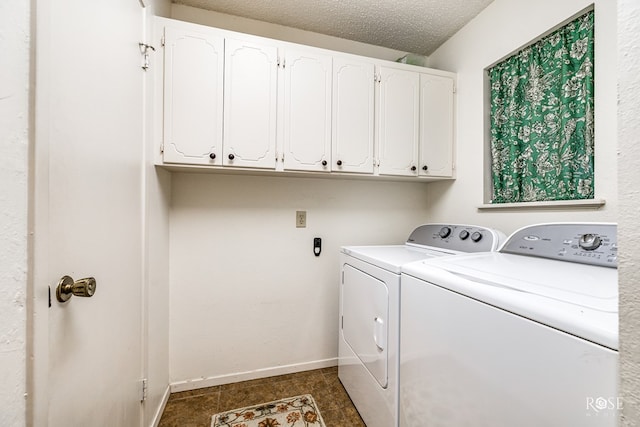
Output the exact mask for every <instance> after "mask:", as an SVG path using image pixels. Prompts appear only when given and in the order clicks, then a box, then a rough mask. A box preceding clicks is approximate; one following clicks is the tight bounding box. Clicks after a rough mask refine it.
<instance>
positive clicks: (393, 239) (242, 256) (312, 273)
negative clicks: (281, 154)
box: [170, 173, 427, 384]
mask: <svg viewBox="0 0 640 427" xmlns="http://www.w3.org/2000/svg"><path fill="white" fill-rule="evenodd" d="M425 194H426V185H425V184H420V183H391V182H379V181H356V180H339V179H329V178H327V179H320V178H283V177H257V176H244V175H236V176H227V175H212V174H186V173H180V174H174V175H173V182H172V203H171V228H170V230H171V232H170V235H171V237H170V239H171V240H170V248H171V264H170V270H171V321H170V331H171V357H170V359H171V379H172V381H174V382H180V381H184V380H191V379H204V380H207V381H213V382H212V384H213V383H214V382H216V381H217V382H226V381H228V380H229V376H231V377H230V379H231V380H233V379H236V378H242V377H241V376H240V377H237V376H235V375H236V374H243V373H244V374H248V375H249V376H254V377H255V376H265V375H266V373H265V372H262V373H257V372H256V371H257V370H264V369H266V370H268V371H267V373H268V372H270V373H271V374H274V372H281V371H278V369H280V368H282V367H283V366H287V365H293V367H292V368H293V370H296V369H297V370H300V369H305V368H308V369H312V368H313V367H320V366H322V365H325V366H326V365H333V364H335V363H336V357H337V344H338V284H339V269H338V252H339V248H340V246H341V245H347V244H381V243H402V242H403V241H404V240H406V238H407V235H408V234H409V232H410V231H411V230H412V229H413V228H414V227H415V226H416V225H417V224H419V223H422V222H425V221H426V219H427V218H426V206H427V200H426V196H425ZM296 210H306V211H307V228H296V227H295V212H296ZM314 237H320V238H322V254H321V255H320V256H319V257H315V256H314V255H313V251H312V243H313V238H314ZM270 369H271V370H272V371H269V370H270ZM273 369H275V370H276V371H273ZM245 379H246V377H245Z"/></svg>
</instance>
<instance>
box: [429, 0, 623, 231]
mask: <svg viewBox="0 0 640 427" xmlns="http://www.w3.org/2000/svg"><path fill="white" fill-rule="evenodd" d="M591 3H593V1H592V0H565V1H561V2H558V1H556V0H540V1H535V2H532V1H529V0H495V1H494V2H493V3H492V4H490V5H489V6H488V7H487V8H486V9H485V10H484V11H483V12H481V13H480V15H478V16H477V17H476V18H475V19H474V20H472V21H471V22H470V23H469V24H467V25H466V26H465V27H464V28H463V29H462V30H460V31H459V32H458V33H457V34H456V35H454V36H453V37H452V38H451V39H450V40H449V41H447V42H446V43H445V44H444V45H442V46H441V47H440V48H439V49H438V50H436V51H435V52H434V53H433V54H432V55H431V56H430V57H429V65H430V66H431V67H434V68H440V69H444V70H448V71H454V72H456V73H458V99H457V105H458V115H457V120H458V128H457V162H456V163H457V174H458V175H457V176H458V179H457V180H456V181H455V182H452V183H450V182H445V183H438V184H434V185H431V186H429V190H428V191H429V199H430V202H431V209H430V218H431V219H432V220H435V221H455V222H471V223H479V224H483V225H488V226H492V227H496V228H499V229H501V230H502V231H504V232H505V233H507V234H509V233H511V232H513V231H514V230H515V229H517V228H519V227H521V226H524V225H527V224H532V223H537V222H549V221H616V220H617V211H618V203H617V166H616V161H617V158H616V156H617V151H616V138H617V134H616V108H617V99H616V93H617V90H616V62H617V61H616V19H617V18H616V2H614V1H610V0H596V1H595V10H596V15H595V57H596V61H595V62H596V65H595V121H596V123H595V126H596V132H595V150H596V160H595V197H596V198H597V199H605V200H606V205H605V207H603V208H601V209H599V210H591V209H563V210H540V209H537V210H536V209H527V210H518V211H500V212H496V211H482V212H480V211H478V210H477V209H476V207H477V206H479V205H481V204H482V203H483V191H484V189H483V182H484V180H483V177H484V171H485V169H486V168H487V167H488V166H487V165H485V164H484V158H485V151H484V150H485V138H484V135H485V127H484V126H485V123H486V117H485V111H486V110H485V108H484V105H485V97H486V96H487V94H486V93H485V92H484V83H483V81H484V80H483V77H484V71H483V70H484V69H485V68H486V67H488V66H490V65H492V64H494V63H495V62H497V61H499V60H500V59H502V58H504V57H505V56H508V55H509V54H511V53H513V52H514V51H516V50H518V49H519V48H520V47H522V46H524V45H526V44H528V43H529V42H531V41H533V40H535V39H536V38H538V37H539V35H541V34H543V33H546V32H547V31H548V30H549V29H551V28H554V27H556V26H557V25H558V24H560V23H562V22H563V21H564V20H566V19H568V18H570V17H572V16H573V15H575V14H576V13H578V12H580V11H581V10H582V9H584V8H586V7H587V6H589V5H590V4H591Z"/></svg>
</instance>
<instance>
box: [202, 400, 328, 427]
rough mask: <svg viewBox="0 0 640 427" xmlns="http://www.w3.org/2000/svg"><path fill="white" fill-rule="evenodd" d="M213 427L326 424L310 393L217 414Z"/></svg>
mask: <svg viewBox="0 0 640 427" xmlns="http://www.w3.org/2000/svg"><path fill="white" fill-rule="evenodd" d="M211 427H326V426H325V424H324V421H323V420H322V417H321V416H320V411H318V406H317V405H316V402H315V401H314V400H313V397H311V395H310V394H304V395H302V396H296V397H289V398H286V399H281V400H276V401H274V402H268V403H262V404H260V405H255V406H248V407H246V408H240V409H232V410H230V411H225V412H221V413H219V414H215V415H214V416H213V418H212V420H211Z"/></svg>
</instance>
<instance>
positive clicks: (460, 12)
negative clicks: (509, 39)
mask: <svg viewBox="0 0 640 427" xmlns="http://www.w3.org/2000/svg"><path fill="white" fill-rule="evenodd" d="M492 1H493V0H173V2H174V3H178V4H184V5H187V6H193V7H198V8H201V9H207V10H213V11H216V12H221V13H226V14H229V15H236V16H242V17H245V18H250V19H257V20H259V21H265V22H270V23H273V24H279V25H285V26H287V27H293V28H299V29H301V30H307V31H313V32H316V33H321V34H327V35H330V36H335V37H341V38H344V39H348V40H356V41H359V42H363V43H369V44H372V45H376V46H384V47H388V48H391V49H397V50H401V51H405V52H411V53H418V54H421V55H429V54H431V53H432V52H433V51H434V50H435V49H436V48H437V47H438V46H440V45H441V44H442V43H444V42H445V41H446V40H447V39H448V38H449V37H451V36H452V35H453V34H454V33H455V32H456V31H458V30H459V29H460V28H462V27H463V26H464V25H465V24H466V23H467V22H469V21H470V20H471V19H473V17H475V16H476V15H477V14H478V13H480V11H482V10H483V9H484V8H485V7H487V6H488V5H489V3H491V2H492Z"/></svg>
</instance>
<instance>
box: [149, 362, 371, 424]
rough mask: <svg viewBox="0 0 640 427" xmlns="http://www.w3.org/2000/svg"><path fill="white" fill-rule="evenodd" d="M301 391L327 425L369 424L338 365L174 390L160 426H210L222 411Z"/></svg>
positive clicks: (289, 395) (290, 395)
mask: <svg viewBox="0 0 640 427" xmlns="http://www.w3.org/2000/svg"><path fill="white" fill-rule="evenodd" d="M301 394H310V395H312V396H313V398H314V400H315V401H316V403H317V404H318V409H320V414H321V415H322V418H323V419H324V422H325V424H326V425H327V427H366V426H365V424H364V423H363V422H362V419H361V418H360V415H359V414H358V412H357V411H356V408H355V407H354V406H353V403H351V400H350V399H349V396H348V395H347V392H346V391H345V390H344V387H342V384H341V383H340V380H338V368H337V367H332V368H324V369H316V370H314V371H305V372H299V373H296V374H287V375H280V376H277V377H270V378H261V379H257V380H251V381H243V382H239V383H233V384H225V385H220V386H215V387H207V388H201V389H198V390H190V391H184V392H180V393H172V394H171V396H170V397H169V401H168V402H167V406H166V408H165V410H164V413H163V414H162V419H161V420H160V427H209V426H210V425H211V417H212V416H213V415H214V414H217V413H218V412H222V411H228V410H230V409H236V408H242V407H245V406H251V405H257V404H259V403H264V402H269V401H272V400H278V399H282V398H285V397H292V396H298V395H301Z"/></svg>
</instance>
